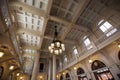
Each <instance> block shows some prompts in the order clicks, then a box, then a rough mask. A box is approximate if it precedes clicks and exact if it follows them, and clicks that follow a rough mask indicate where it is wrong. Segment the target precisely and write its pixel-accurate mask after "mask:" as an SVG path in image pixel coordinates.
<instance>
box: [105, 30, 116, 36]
mask: <svg viewBox="0 0 120 80" xmlns="http://www.w3.org/2000/svg"><path fill="white" fill-rule="evenodd" d="M116 31H117V29H116V28H114V29H113V30H111V31H110V32H108V33H107V34H106V36H107V37H109V36H110V35H112V34H114V33H115V32H116Z"/></svg>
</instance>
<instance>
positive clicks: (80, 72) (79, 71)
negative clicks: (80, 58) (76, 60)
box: [77, 68, 88, 80]
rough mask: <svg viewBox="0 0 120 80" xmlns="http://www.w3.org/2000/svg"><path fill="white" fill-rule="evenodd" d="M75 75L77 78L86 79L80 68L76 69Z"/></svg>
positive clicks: (79, 79)
mask: <svg viewBox="0 0 120 80" xmlns="http://www.w3.org/2000/svg"><path fill="white" fill-rule="evenodd" d="M77 76H78V80H88V79H87V76H86V75H85V72H84V70H83V69H82V68H78V69H77Z"/></svg>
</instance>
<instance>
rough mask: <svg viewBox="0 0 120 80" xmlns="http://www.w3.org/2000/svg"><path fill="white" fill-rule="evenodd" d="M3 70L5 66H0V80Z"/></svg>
mask: <svg viewBox="0 0 120 80" xmlns="http://www.w3.org/2000/svg"><path fill="white" fill-rule="evenodd" d="M3 71H4V68H3V67H2V66H0V80H1V78H2V75H3Z"/></svg>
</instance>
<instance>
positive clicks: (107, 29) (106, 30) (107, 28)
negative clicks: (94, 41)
mask: <svg viewBox="0 0 120 80" xmlns="http://www.w3.org/2000/svg"><path fill="white" fill-rule="evenodd" d="M99 28H100V29H101V30H102V32H104V33H105V34H106V36H107V37H109V36H110V35H112V34H114V33H115V32H116V31H117V29H116V28H114V27H113V26H112V25H111V24H110V23H109V22H108V21H106V22H105V23H103V24H102V25H101V26H100V27H99Z"/></svg>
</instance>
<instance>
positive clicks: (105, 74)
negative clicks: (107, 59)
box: [91, 60, 115, 80]
mask: <svg viewBox="0 0 120 80" xmlns="http://www.w3.org/2000/svg"><path fill="white" fill-rule="evenodd" d="M91 68H92V70H93V73H94V75H95V78H96V80H115V79H114V78H113V76H112V74H111V72H110V70H109V68H108V67H107V66H106V65H105V64H104V63H103V62H101V61H99V60H95V61H94V62H93V63H92V65H91Z"/></svg>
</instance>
